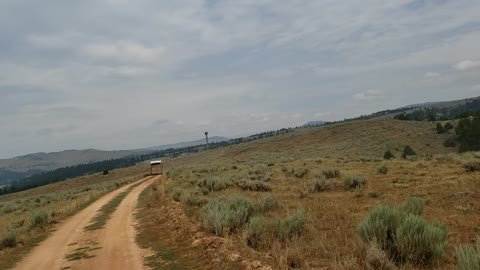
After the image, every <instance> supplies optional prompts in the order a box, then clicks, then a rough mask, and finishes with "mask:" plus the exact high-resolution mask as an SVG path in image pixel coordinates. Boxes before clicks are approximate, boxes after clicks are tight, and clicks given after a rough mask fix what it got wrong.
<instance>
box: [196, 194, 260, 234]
mask: <svg viewBox="0 0 480 270" xmlns="http://www.w3.org/2000/svg"><path fill="white" fill-rule="evenodd" d="M202 210H203V211H202V219H203V226H204V227H205V229H207V230H208V231H210V232H212V233H215V235H218V236H223V234H224V233H229V232H234V231H236V230H238V229H240V228H241V227H243V225H245V224H246V223H247V222H248V221H249V219H250V217H251V215H252V213H253V206H252V203H251V201H250V200H249V199H247V198H245V197H242V196H232V197H222V198H216V199H212V200H210V201H209V202H208V203H207V204H206V205H205V206H204V207H203V209H202Z"/></svg>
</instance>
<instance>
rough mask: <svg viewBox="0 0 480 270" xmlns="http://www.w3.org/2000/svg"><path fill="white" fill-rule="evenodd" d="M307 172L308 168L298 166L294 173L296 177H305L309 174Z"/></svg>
mask: <svg viewBox="0 0 480 270" xmlns="http://www.w3.org/2000/svg"><path fill="white" fill-rule="evenodd" d="M307 173H308V170H307V169H305V168H297V169H295V173H294V175H295V177H297V178H303V177H304V176H305V175H307Z"/></svg>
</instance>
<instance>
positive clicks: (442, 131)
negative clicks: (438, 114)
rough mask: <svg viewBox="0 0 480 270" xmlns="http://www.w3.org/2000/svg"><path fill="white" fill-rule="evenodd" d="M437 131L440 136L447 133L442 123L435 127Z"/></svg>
mask: <svg viewBox="0 0 480 270" xmlns="http://www.w3.org/2000/svg"><path fill="white" fill-rule="evenodd" d="M435 129H436V130H437V133H438V134H442V133H445V128H444V127H443V126H442V124H440V123H437V126H436V127H435Z"/></svg>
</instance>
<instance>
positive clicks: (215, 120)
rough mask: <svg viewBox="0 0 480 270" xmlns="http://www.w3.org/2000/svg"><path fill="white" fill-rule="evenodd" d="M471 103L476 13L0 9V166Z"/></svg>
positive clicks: (377, 2) (296, 5)
mask: <svg viewBox="0 0 480 270" xmlns="http://www.w3.org/2000/svg"><path fill="white" fill-rule="evenodd" d="M479 95H480V1H478V0H389V1H385V0H342V1H339V0H311V1H308V0H298V1H290V0H206V1H201V0H185V1H182V0H179V1H159V0H136V1H127V0H81V1H80V0H78V1H65V0H44V1H32V0H28V1H27V0H1V1H0V127H1V128H0V158H6V157H12V156H16V155H20V154H26V153H31V152H39V151H45V152H50V151H58V150H64V149H84V148H97V149H106V150H109V149H130V148H140V147H147V146H153V145H161V144H167V143H173V142H180V141H184V140H192V139H199V138H201V137H202V136H203V131H204V130H209V131H210V134H211V135H212V136H214V135H220V136H229V137H234V136H239V135H245V134H249V133H254V132H258V131H265V130H271V129H277V128H282V127H289V126H296V125H301V124H303V123H305V122H307V121H311V120H338V119H343V118H345V117H352V116H357V115H359V114H366V113H371V112H375V111H378V110H383V109H391V108H395V107H400V106H404V105H408V104H412V103H418V102H426V101H440V100H451V99H462V98H467V97H473V96H479Z"/></svg>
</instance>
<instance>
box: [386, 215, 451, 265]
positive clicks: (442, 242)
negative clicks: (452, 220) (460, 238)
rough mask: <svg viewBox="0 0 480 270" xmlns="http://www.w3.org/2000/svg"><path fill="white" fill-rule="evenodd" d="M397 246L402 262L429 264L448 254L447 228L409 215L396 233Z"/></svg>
mask: <svg viewBox="0 0 480 270" xmlns="http://www.w3.org/2000/svg"><path fill="white" fill-rule="evenodd" d="M395 245H396V249H397V252H398V255H399V256H400V258H402V260H401V261H406V262H413V263H417V264H429V263H431V262H432V261H434V260H437V259H439V258H442V257H443V255H445V253H446V252H447V249H448V242H447V226H446V225H444V224H440V223H435V222H434V223H432V224H428V222H427V221H426V220H425V219H424V218H422V217H420V216H416V215H408V216H407V218H405V220H404V221H403V223H402V224H401V225H400V226H399V227H398V229H397V231H396V235H395Z"/></svg>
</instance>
